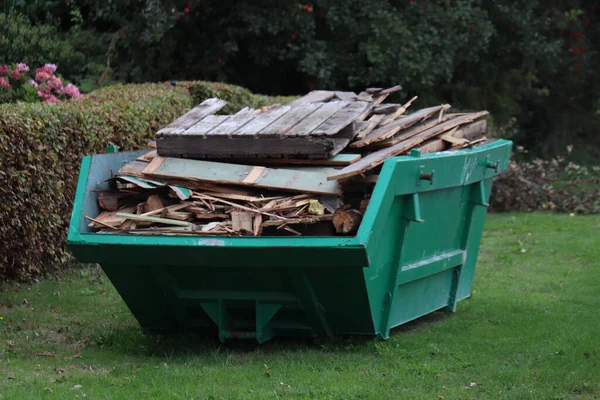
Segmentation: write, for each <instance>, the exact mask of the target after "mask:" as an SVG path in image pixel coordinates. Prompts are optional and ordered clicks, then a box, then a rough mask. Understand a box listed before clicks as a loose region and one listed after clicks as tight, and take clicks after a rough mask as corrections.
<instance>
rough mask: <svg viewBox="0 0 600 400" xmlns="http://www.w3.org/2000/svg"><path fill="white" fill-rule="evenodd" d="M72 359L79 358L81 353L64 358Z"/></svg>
mask: <svg viewBox="0 0 600 400" xmlns="http://www.w3.org/2000/svg"><path fill="white" fill-rule="evenodd" d="M74 358H81V353H77V354H75V355H74V356H73V357H65V358H64V359H65V360H72V359H74Z"/></svg>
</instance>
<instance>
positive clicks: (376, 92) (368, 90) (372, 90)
mask: <svg viewBox="0 0 600 400" xmlns="http://www.w3.org/2000/svg"><path fill="white" fill-rule="evenodd" d="M382 90H383V88H366V89H365V92H367V93H369V94H378V93H381V91H382Z"/></svg>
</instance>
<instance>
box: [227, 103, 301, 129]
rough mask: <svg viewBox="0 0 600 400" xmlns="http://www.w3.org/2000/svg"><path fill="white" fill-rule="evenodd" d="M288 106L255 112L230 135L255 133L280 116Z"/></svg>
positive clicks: (278, 106) (287, 109)
mask: <svg viewBox="0 0 600 400" xmlns="http://www.w3.org/2000/svg"><path fill="white" fill-rule="evenodd" d="M290 108H291V107H290V106H281V105H277V106H275V107H271V108H270V109H269V110H268V111H265V112H264V113H260V114H257V115H256V116H255V117H254V119H253V120H252V121H250V122H248V123H247V124H245V125H244V126H242V127H241V128H240V129H238V130H236V131H234V132H233V133H232V136H244V135H256V134H257V133H258V132H259V131H261V130H262V129H264V128H266V127H267V126H269V125H270V124H272V123H273V122H275V121H276V120H277V119H279V118H281V116H283V115H284V114H285V113H287V112H288V111H289V110H290Z"/></svg>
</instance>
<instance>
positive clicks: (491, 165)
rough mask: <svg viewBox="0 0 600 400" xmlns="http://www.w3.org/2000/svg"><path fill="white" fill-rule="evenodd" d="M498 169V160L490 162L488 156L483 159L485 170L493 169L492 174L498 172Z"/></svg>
mask: <svg viewBox="0 0 600 400" xmlns="http://www.w3.org/2000/svg"><path fill="white" fill-rule="evenodd" d="M499 167H500V160H496V161H491V160H490V156H489V154H488V155H487V156H486V157H485V168H486V169H493V170H494V172H498V168H499Z"/></svg>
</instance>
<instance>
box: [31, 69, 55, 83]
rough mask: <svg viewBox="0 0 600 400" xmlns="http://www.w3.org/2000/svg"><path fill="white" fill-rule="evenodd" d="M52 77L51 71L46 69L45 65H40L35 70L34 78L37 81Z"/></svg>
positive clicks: (44, 80)
mask: <svg viewBox="0 0 600 400" xmlns="http://www.w3.org/2000/svg"><path fill="white" fill-rule="evenodd" d="M51 77H52V72H50V71H48V70H47V69H46V68H45V67H41V68H38V69H36V70H35V80H36V81H38V82H46V81H47V80H48V79H50V78H51Z"/></svg>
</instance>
